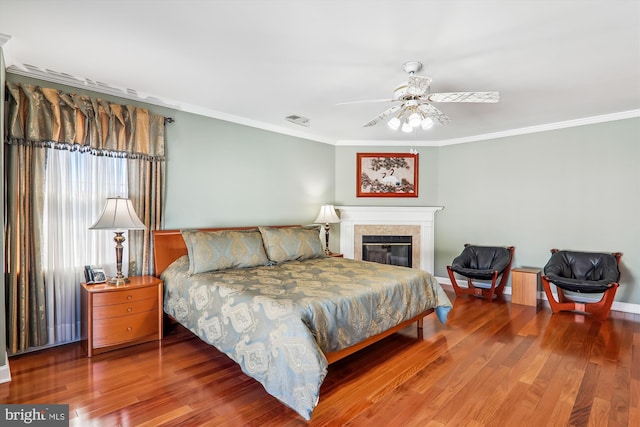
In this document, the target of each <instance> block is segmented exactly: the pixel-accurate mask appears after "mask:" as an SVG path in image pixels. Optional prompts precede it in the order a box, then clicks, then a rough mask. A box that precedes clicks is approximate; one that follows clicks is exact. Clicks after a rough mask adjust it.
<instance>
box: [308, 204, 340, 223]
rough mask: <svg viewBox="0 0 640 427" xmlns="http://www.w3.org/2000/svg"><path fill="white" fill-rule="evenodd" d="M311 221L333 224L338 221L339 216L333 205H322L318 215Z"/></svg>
mask: <svg viewBox="0 0 640 427" xmlns="http://www.w3.org/2000/svg"><path fill="white" fill-rule="evenodd" d="M313 222H314V223H315V224H334V223H336V222H340V218H339V217H338V215H337V214H336V210H335V209H334V207H333V205H322V206H321V207H320V213H319V214H318V217H317V218H316V220H315V221H313Z"/></svg>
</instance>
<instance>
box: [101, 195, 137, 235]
mask: <svg viewBox="0 0 640 427" xmlns="http://www.w3.org/2000/svg"><path fill="white" fill-rule="evenodd" d="M145 228H146V227H145V226H144V224H143V223H142V221H140V218H138V215H136V211H135V210H134V209H133V205H132V204H131V200H129V199H124V198H121V197H110V198H107V203H106V204H105V205H104V210H103V211H102V215H100V218H99V219H98V221H96V223H95V224H93V225H92V226H91V227H89V229H90V230H144V229H145Z"/></svg>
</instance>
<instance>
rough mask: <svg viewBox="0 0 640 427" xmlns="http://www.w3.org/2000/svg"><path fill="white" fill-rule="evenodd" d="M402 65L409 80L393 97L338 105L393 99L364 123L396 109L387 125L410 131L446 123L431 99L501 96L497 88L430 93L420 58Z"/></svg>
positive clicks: (475, 99) (483, 99) (481, 99)
mask: <svg viewBox="0 0 640 427" xmlns="http://www.w3.org/2000/svg"><path fill="white" fill-rule="evenodd" d="M402 68H403V69H404V71H406V72H407V73H408V74H409V80H408V81H407V82H405V83H401V84H400V85H399V86H397V87H396V88H395V89H394V91H393V98H392V99H375V100H368V101H352V102H342V103H340V104H338V105H345V104H356V103H363V102H393V103H395V105H393V106H392V107H389V108H387V109H386V110H384V111H383V112H382V113H380V114H378V115H377V116H376V117H374V118H373V119H371V120H370V121H368V122H367V123H365V124H364V125H363V126H364V127H368V126H373V125H375V124H377V123H379V122H380V121H382V120H383V119H384V118H385V117H387V116H389V115H391V114H394V113H395V115H394V117H393V118H391V119H390V120H389V121H388V122H387V125H388V126H389V127H390V128H391V129H393V130H398V129H401V130H402V131H403V132H411V131H413V130H414V129H416V128H418V127H422V129H429V128H430V127H432V126H433V125H434V123H438V124H441V125H444V124H447V123H448V122H449V117H447V116H446V114H444V113H443V112H442V111H440V110H438V109H437V108H436V107H434V106H433V105H431V103H432V102H491V103H495V102H498V101H499V100H500V94H499V93H498V92H446V93H430V92H429V88H430V87H429V85H430V84H431V78H430V77H424V76H418V75H416V72H418V71H420V69H422V64H421V63H420V62H418V61H410V62H406V63H405V64H404V65H403V66H402Z"/></svg>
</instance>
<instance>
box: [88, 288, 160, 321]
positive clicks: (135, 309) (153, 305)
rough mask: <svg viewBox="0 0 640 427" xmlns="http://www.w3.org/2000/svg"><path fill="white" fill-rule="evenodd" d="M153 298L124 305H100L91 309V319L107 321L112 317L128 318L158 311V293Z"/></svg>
mask: <svg viewBox="0 0 640 427" xmlns="http://www.w3.org/2000/svg"><path fill="white" fill-rule="evenodd" d="M153 296H154V298H147V299H142V300H139V301H133V302H127V303H124V304H112V305H100V306H94V307H93V319H94V320H98V319H109V318H112V317H120V316H130V315H132V314H138V313H142V312H145V311H151V310H157V309H158V293H157V292H156V293H155V294H154V295H153Z"/></svg>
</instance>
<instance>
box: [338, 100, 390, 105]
mask: <svg viewBox="0 0 640 427" xmlns="http://www.w3.org/2000/svg"><path fill="white" fill-rule="evenodd" d="M398 101H399V100H397V99H367V100H364V101H348V102H338V103H337V104H336V105H348V104H363V103H365V102H398ZM400 101H401V100H400Z"/></svg>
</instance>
